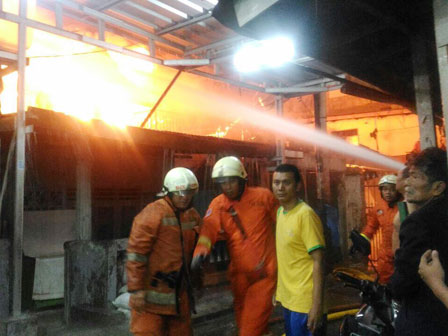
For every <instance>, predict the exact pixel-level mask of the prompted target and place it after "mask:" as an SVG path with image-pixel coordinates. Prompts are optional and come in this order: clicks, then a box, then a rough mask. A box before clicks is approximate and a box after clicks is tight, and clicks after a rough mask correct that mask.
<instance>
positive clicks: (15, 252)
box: [12, 0, 27, 317]
mask: <svg viewBox="0 0 448 336" xmlns="http://www.w3.org/2000/svg"><path fill="white" fill-rule="evenodd" d="M19 6H20V9H19V14H20V17H21V18H22V19H25V18H26V11H27V1H26V0H20V4H19ZM25 67H26V25H25V23H23V22H21V23H19V37H18V53H17V68H18V79H17V117H16V134H17V140H16V162H15V163H16V164H15V172H16V174H15V177H16V179H15V195H14V236H13V246H12V269H13V272H12V278H13V279H12V315H13V317H17V316H19V315H21V313H22V253H23V205H24V195H25Z"/></svg>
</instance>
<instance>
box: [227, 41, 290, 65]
mask: <svg viewBox="0 0 448 336" xmlns="http://www.w3.org/2000/svg"><path fill="white" fill-rule="evenodd" d="M294 54H295V50H294V44H293V43H292V41H291V40H290V39H288V38H286V37H277V38H273V39H269V40H263V41H256V42H251V43H248V44H246V45H244V46H243V47H242V48H241V49H240V50H239V51H238V52H237V53H236V54H235V56H234V60H233V63H234V65H235V67H236V68H237V70H238V71H240V72H254V71H258V70H260V69H261V68H262V67H269V68H273V67H279V66H281V65H283V64H284V63H286V62H288V61H291V60H292V59H293V57H294Z"/></svg>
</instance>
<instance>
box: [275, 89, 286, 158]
mask: <svg viewBox="0 0 448 336" xmlns="http://www.w3.org/2000/svg"><path fill="white" fill-rule="evenodd" d="M275 111H276V114H277V117H279V118H283V96H275ZM283 154H284V142H283V138H282V136H281V135H276V139H275V161H276V164H277V165H279V164H281V163H282V162H284V155H283Z"/></svg>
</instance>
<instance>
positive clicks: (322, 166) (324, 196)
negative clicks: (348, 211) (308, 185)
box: [313, 92, 331, 210]
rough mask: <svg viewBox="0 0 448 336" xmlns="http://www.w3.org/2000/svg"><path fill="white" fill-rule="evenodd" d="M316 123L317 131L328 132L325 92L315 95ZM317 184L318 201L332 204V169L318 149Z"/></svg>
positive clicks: (322, 205)
mask: <svg viewBox="0 0 448 336" xmlns="http://www.w3.org/2000/svg"><path fill="white" fill-rule="evenodd" d="M313 97H314V123H315V127H316V129H319V130H321V131H323V132H325V133H326V132H327V94H326V93H325V92H321V93H316V94H314V96H313ZM316 183H317V199H318V200H320V201H321V207H322V209H321V210H323V207H324V204H325V203H329V202H330V198H331V196H330V169H329V168H328V164H327V163H326V162H325V160H324V156H323V151H322V149H319V148H317V149H316Z"/></svg>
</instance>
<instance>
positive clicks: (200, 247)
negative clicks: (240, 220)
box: [191, 198, 222, 271]
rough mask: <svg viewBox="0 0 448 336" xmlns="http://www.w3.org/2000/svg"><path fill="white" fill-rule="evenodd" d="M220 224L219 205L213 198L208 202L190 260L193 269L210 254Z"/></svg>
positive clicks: (199, 265)
mask: <svg viewBox="0 0 448 336" xmlns="http://www.w3.org/2000/svg"><path fill="white" fill-rule="evenodd" d="M221 224H222V223H221V206H220V204H219V201H217V200H216V198H215V199H214V200H213V201H212V203H210V206H209V208H208V209H207V212H206V213H205V216H204V219H203V222H202V226H201V230H200V232H199V239H198V242H197V244H196V247H195V249H194V252H193V258H192V260H191V269H192V270H193V271H194V270H196V269H198V268H199V267H201V265H202V263H203V261H204V259H205V258H206V256H207V255H209V254H210V251H211V249H212V246H213V245H214V244H215V242H216V240H217V239H218V236H219V232H220V230H221Z"/></svg>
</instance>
